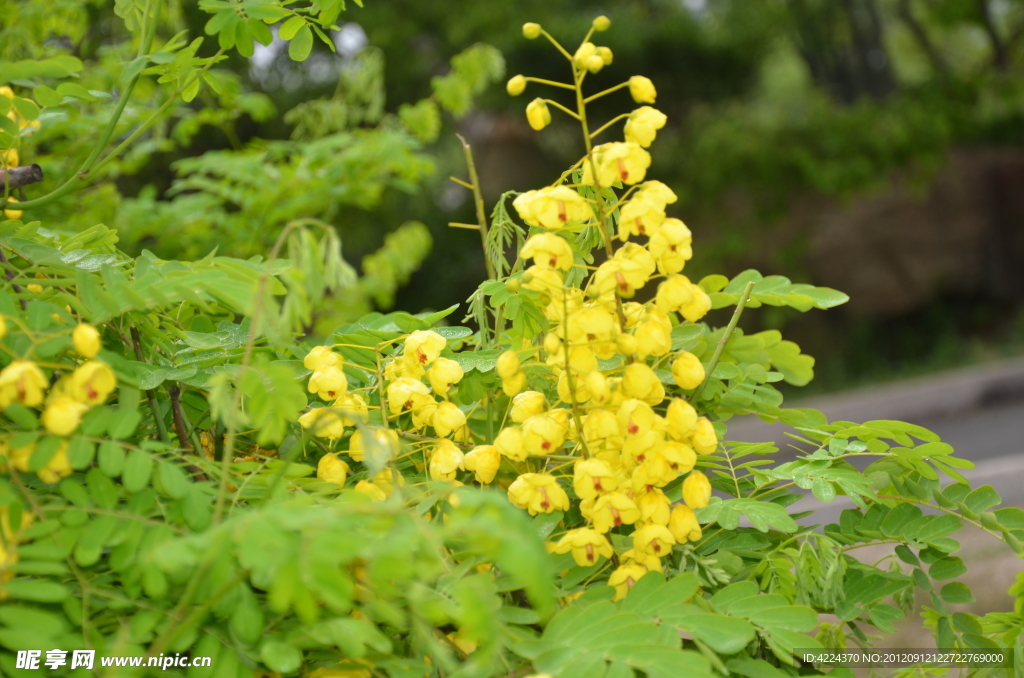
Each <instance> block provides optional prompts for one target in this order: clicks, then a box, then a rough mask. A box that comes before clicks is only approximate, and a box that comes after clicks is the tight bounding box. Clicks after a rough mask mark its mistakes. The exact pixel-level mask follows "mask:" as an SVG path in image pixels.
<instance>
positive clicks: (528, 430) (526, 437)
mask: <svg viewBox="0 0 1024 678" xmlns="http://www.w3.org/2000/svg"><path fill="white" fill-rule="evenodd" d="M522 430H523V449H524V450H526V453H527V454H529V455H533V456H535V457H542V456H544V455H547V454H556V453H557V452H558V450H559V449H561V447H562V444H563V443H564V442H565V428H564V427H563V426H562V425H561V424H560V423H559V422H558V421H556V420H555V419H554V418H553V417H550V416H548V415H546V414H537V415H534V416H532V417H530V418H529V419H527V420H526V421H524V422H523V427H522Z"/></svg>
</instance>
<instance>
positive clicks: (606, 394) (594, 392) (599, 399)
mask: <svg viewBox="0 0 1024 678" xmlns="http://www.w3.org/2000/svg"><path fill="white" fill-rule="evenodd" d="M583 384H584V386H586V388H587V391H588V393H589V394H590V406H591V407H600V406H601V405H607V404H608V403H609V402H610V401H611V399H612V390H611V388H609V387H608V379H607V378H606V377H605V376H604V375H603V374H602V373H601V372H598V371H597V370H594V371H593V372H591V373H590V374H588V375H587V376H586V378H585V379H584V381H583Z"/></svg>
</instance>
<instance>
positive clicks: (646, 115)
mask: <svg viewBox="0 0 1024 678" xmlns="http://www.w3.org/2000/svg"><path fill="white" fill-rule="evenodd" d="M667 120H668V118H667V117H666V116H665V114H664V113H662V112H661V111H659V110H658V109H656V108H651V107H650V106H641V107H640V108H638V109H636V110H635V111H633V112H632V113H630V114H629V119H627V120H626V129H625V133H626V141H632V142H633V143H635V144H640V145H641V146H643V147H644V148H647V147H648V146H650V145H651V144H652V143H654V138H655V137H656V136H657V135H658V130H659V129H661V128H662V127H664V126H665V122H666V121H667Z"/></svg>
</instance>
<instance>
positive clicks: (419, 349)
mask: <svg viewBox="0 0 1024 678" xmlns="http://www.w3.org/2000/svg"><path fill="white" fill-rule="evenodd" d="M447 343H448V342H447V341H446V340H445V338H444V337H442V336H441V335H440V334H438V333H437V332H433V331H431V330H416V331H415V332H413V333H412V334H410V335H409V336H408V337H406V339H405V348H404V350H403V354H402V355H403V359H404V361H405V362H406V363H408V364H410V365H416V366H419V367H426V366H427V365H429V364H430V363H432V362H434V361H435V360H437V357H438V356H439V355H441V350H442V349H443V348H444V347H445V345H446V344H447Z"/></svg>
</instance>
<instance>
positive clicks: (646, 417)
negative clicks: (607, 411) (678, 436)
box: [616, 398, 654, 436]
mask: <svg viewBox="0 0 1024 678" xmlns="http://www.w3.org/2000/svg"><path fill="white" fill-rule="evenodd" d="M616 416H617V417H618V420H619V432H620V433H621V434H622V435H624V436H635V435H639V434H641V433H646V432H647V431H650V430H651V429H653V428H654V410H652V409H651V406H650V405H648V404H647V403H645V402H643V401H642V400H637V399H635V398H631V399H629V400H627V401H625V402H624V403H622V405H620V406H619V410H618V412H617V413H616Z"/></svg>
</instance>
